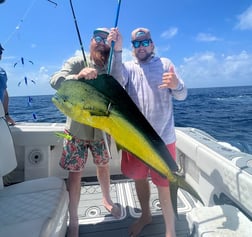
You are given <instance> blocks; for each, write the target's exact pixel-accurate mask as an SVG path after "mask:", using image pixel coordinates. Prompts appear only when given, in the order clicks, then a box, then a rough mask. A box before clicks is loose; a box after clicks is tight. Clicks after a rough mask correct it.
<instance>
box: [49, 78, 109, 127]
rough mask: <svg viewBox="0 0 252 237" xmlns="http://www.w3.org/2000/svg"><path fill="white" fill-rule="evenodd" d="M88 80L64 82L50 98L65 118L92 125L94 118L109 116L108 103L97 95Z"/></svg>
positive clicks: (106, 99) (103, 97)
mask: <svg viewBox="0 0 252 237" xmlns="http://www.w3.org/2000/svg"><path fill="white" fill-rule="evenodd" d="M87 81H88V80H85V79H83V80H66V81H64V82H62V83H61V86H60V88H59V89H58V91H57V92H56V94H55V95H54V96H53V97H52V102H53V103H54V104H55V106H56V107H57V108H58V109H59V110H60V111H61V112H62V113H63V114H65V115H66V116H68V117H70V118H72V119H73V120H75V121H77V122H80V123H84V124H87V125H93V124H92V123H91V122H90V120H91V119H93V118H94V117H97V116H98V117H101V116H109V109H108V108H109V106H110V101H109V99H108V98H107V97H105V96H104V95H103V94H102V93H99V92H98V91H97V90H95V89H94V88H93V86H92V85H90V84H88V83H87Z"/></svg>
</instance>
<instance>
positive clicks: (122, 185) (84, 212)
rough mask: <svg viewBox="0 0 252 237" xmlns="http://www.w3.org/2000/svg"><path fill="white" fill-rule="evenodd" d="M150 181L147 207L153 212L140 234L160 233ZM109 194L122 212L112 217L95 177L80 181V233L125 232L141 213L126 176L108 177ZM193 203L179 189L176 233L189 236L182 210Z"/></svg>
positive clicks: (102, 236)
mask: <svg viewBox="0 0 252 237" xmlns="http://www.w3.org/2000/svg"><path fill="white" fill-rule="evenodd" d="M150 185H151V200H150V207H151V212H152V215H153V221H152V224H150V225H148V226H146V227H145V228H144V230H143V231H142V233H141V234H140V236H142V237H143V236H151V237H161V236H162V237H163V236H164V230H165V228H164V223H163V217H162V211H161V209H160V206H159V200H158V193H157V189H156V187H155V185H153V184H152V182H151V181H150ZM111 197H112V199H113V201H114V203H117V204H118V205H119V206H120V207H121V212H122V216H121V218H120V219H115V218H114V217H113V216H112V215H111V214H110V213H109V212H108V211H107V210H106V209H105V208H104V207H103V205H102V203H101V199H102V194H101V189H100V186H99V184H98V182H97V181H95V180H93V181H92V180H88V181H87V180H86V181H83V182H82V188H81V199H80V204H79V211H78V212H79V213H78V214H79V224H80V234H79V236H81V237H84V236H89V237H105V236H110V237H113V236H116V237H118V236H120V237H124V236H125V237H126V236H129V235H128V227H129V226H130V225H131V223H132V222H134V220H135V219H136V218H138V217H139V216H140V211H141V210H140V205H139V202H138V199H137V196H136V192H135V189H134V182H133V181H132V180H129V179H117V178H115V179H113V178H112V179H111ZM195 205H196V203H195V201H194V200H193V199H192V198H191V196H190V195H188V194H187V193H186V192H185V191H183V190H179V191H178V219H177V220H176V233H177V237H186V236H190V233H189V227H188V223H187V221H186V216H185V214H186V213H187V212H189V211H190V210H191V209H192V208H193V207H194V206H195ZM197 205H198V204H197Z"/></svg>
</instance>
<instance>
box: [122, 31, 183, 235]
mask: <svg viewBox="0 0 252 237" xmlns="http://www.w3.org/2000/svg"><path fill="white" fill-rule="evenodd" d="M131 40H132V41H131V42H132V48H133V54H134V56H135V58H136V60H133V61H130V62H125V63H124V65H123V81H122V82H121V83H122V85H123V86H124V87H125V89H126V91H127V92H128V94H129V95H130V97H131V98H132V99H133V101H134V102H135V103H136V105H137V106H138V108H139V109H140V110H141V111H142V113H143V114H144V116H145V117H146V118H147V120H148V121H149V122H150V124H151V125H152V126H153V128H154V129H155V130H156V132H157V133H158V134H159V135H160V137H161V138H162V139H163V141H164V142H165V144H166V145H167V149H168V150H169V152H170V153H171V155H172V157H173V158H174V159H176V147H175V142H176V137H175V127H174V116H173V103H172V100H173V98H174V99H177V100H184V99H185V98H186V97H187V89H186V87H185V85H184V82H183V81H182V80H181V79H180V78H179V77H178V76H177V74H176V73H175V69H174V65H173V63H172V62H171V60H170V59H168V58H160V57H156V56H155V55H154V48H155V47H154V43H153V41H152V38H151V34H150V31H149V30H148V29H146V28H137V29H135V30H134V31H133V32H132V34H131ZM121 166H122V172H123V174H124V175H126V176H127V177H129V178H132V179H134V180H135V186H136V191H137V195H138V199H139V201H140V205H141V209H142V215H141V217H140V218H139V219H138V220H136V222H135V223H133V225H132V226H131V227H130V229H129V234H130V236H132V237H135V236H137V235H138V234H139V233H140V232H141V231H142V229H143V228H144V226H145V225H147V224H149V223H150V222H151V220H152V218H151V213H150V208H149V200H150V188H149V183H148V180H147V177H148V176H149V175H150V176H151V178H152V182H153V183H154V184H155V185H156V186H157V189H158V194H159V200H160V204H161V209H162V211H163V216H164V221H165V227H166V235H165V236H166V237H175V236H176V233H175V221H174V219H175V218H174V213H173V209H172V204H171V199H170V189H169V181H168V180H167V179H166V178H163V177H161V176H160V175H159V174H158V173H157V172H155V171H154V170H152V169H150V168H149V167H148V166H147V165H145V164H144V163H143V162H141V161H140V160H139V159H137V158H135V157H134V156H133V155H131V154H130V153H127V152H123V155H122V164H121Z"/></svg>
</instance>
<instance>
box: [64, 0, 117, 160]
mask: <svg viewBox="0 0 252 237" xmlns="http://www.w3.org/2000/svg"><path fill="white" fill-rule="evenodd" d="M69 1H70V6H71V10H72V14H73V18H74V23H75V29H76V31H77V35H78V39H79V43H80V46H81V51H82V55H83V59H84V65H85V67H87V66H88V64H87V59H86V56H85V52H84V48H83V44H82V40H81V36H80V31H79V27H78V23H77V19H76V16H75V12H74V8H73V4H72V0H69ZM120 6H121V0H118V5H117V12H116V20H115V26H114V27H115V28H116V27H117V25H118V19H119V12H120ZM114 45H115V42H114V41H112V42H111V47H110V53H109V60H108V70H107V73H108V74H110V70H111V62H112V56H113V52H114ZM102 136H103V139H104V142H105V146H106V150H107V151H108V155H109V157H110V158H112V156H111V154H110V149H109V145H108V139H107V136H106V133H105V132H104V131H102Z"/></svg>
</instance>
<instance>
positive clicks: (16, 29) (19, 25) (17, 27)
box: [4, 0, 37, 44]
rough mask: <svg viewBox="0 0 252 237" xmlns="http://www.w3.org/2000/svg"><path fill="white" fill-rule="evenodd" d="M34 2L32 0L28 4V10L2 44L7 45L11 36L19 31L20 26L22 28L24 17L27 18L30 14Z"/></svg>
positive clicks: (34, 0)
mask: <svg viewBox="0 0 252 237" xmlns="http://www.w3.org/2000/svg"><path fill="white" fill-rule="evenodd" d="M36 1H37V0H33V1H32V3H31V4H30V6H28V8H27V9H26V11H25V13H24V15H23V17H22V18H21V19H20V20H19V22H18V24H17V26H16V27H15V29H14V30H13V31H12V32H11V33H10V35H9V36H8V37H7V39H6V40H5V42H4V43H5V44H7V43H8V42H9V41H10V40H11V39H12V38H13V36H14V35H15V34H16V33H17V31H19V30H20V28H21V26H22V24H23V22H24V20H25V19H26V17H27V16H28V14H29V12H30V11H31V9H32V8H33V6H34V4H35V2H36Z"/></svg>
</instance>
